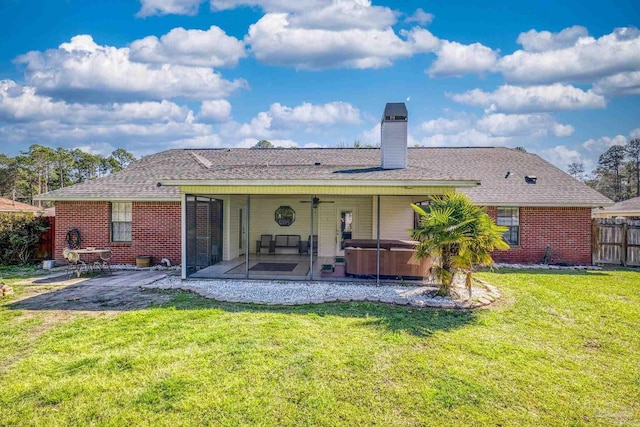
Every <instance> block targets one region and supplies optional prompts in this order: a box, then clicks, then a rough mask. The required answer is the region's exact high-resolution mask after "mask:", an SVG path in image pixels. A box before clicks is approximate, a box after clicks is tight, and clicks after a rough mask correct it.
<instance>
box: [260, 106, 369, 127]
mask: <svg viewBox="0 0 640 427" xmlns="http://www.w3.org/2000/svg"><path fill="white" fill-rule="evenodd" d="M269 114H270V115H271V117H273V118H274V119H275V120H277V121H279V122H280V123H281V124H283V125H285V126H287V125H296V124H305V125H333V124H358V123H360V111H359V110H358V109H357V108H355V107H354V106H353V105H351V104H349V103H346V102H329V103H326V104H320V105H314V104H310V103H308V102H304V103H302V104H301V105H299V106H297V107H294V108H291V107H287V106H284V105H281V104H280V103H275V104H272V105H271V107H270V108H269Z"/></svg>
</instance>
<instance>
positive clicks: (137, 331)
mask: <svg viewBox="0 0 640 427" xmlns="http://www.w3.org/2000/svg"><path fill="white" fill-rule="evenodd" d="M478 276H479V277H481V278H482V279H484V280H487V281H489V282H490V283H493V284H495V285H497V286H499V287H500V288H501V290H502V291H503V293H504V298H503V299H502V301H501V302H500V303H498V304H497V305H496V306H494V307H492V308H490V309H482V310H476V311H474V312H469V311H452V310H415V309H409V308H406V307H393V306H384V305H376V304H364V303H362V304H325V305H317V306H301V307H262V306H252V305H239V304H221V303H215V302H212V301H209V300H205V299H203V298H200V297H197V296H194V295H192V294H187V293H176V294H175V297H174V298H173V300H172V301H171V303H169V304H167V305H165V306H159V307H153V308H149V309H146V310H138V311H130V312H109V313H81V312H79V313H58V312H37V311H31V312H21V311H18V310H14V309H11V308H10V307H9V306H7V302H4V303H2V305H1V306H0V339H1V341H0V425H87V424H91V425H114V426H115V425H118V426H119V425H126V424H129V425H154V426H155V425H171V426H179V425H194V424H215V425H256V424H257V425H327V426H335V425H385V426H386V425H394V426H396V425H493V426H495V425H505V426H507V425H603V426H604V425H640V333H639V331H640V327H639V325H640V273H638V272H633V271H623V270H616V271H596V272H582V271H561V272H558V271H553V272H548V271H503V272H500V273H481V274H478ZM14 288H16V289H17V291H18V292H17V293H18V295H23V296H24V295H25V292H28V289H27V288H25V289H20V288H21V286H19V285H14Z"/></svg>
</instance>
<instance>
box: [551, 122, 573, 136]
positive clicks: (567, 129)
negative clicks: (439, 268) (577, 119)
mask: <svg viewBox="0 0 640 427" xmlns="http://www.w3.org/2000/svg"><path fill="white" fill-rule="evenodd" d="M574 131H575V128H574V127H573V126H571V125H563V124H562V123H556V124H555V125H553V130H552V133H553V134H554V135H555V136H557V137H558V138H564V137H567V136H571V135H573V132H574Z"/></svg>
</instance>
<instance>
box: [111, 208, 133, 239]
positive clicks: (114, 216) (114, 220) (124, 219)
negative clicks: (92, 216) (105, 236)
mask: <svg viewBox="0 0 640 427" xmlns="http://www.w3.org/2000/svg"><path fill="white" fill-rule="evenodd" d="M109 207H110V209H109V212H110V218H109V225H110V232H109V237H110V238H111V242H113V243H131V242H132V241H133V232H132V229H133V226H132V224H133V202H111V203H110V206H109ZM116 224H118V226H116ZM126 224H128V225H129V226H128V230H126V228H127V227H125V230H124V231H123V230H122V228H121V225H126ZM116 230H118V231H117V232H118V234H119V235H118V236H117V237H118V238H117V239H116ZM123 235H124V237H123Z"/></svg>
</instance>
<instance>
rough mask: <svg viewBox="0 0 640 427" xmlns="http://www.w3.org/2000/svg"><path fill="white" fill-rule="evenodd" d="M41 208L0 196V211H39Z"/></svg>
mask: <svg viewBox="0 0 640 427" xmlns="http://www.w3.org/2000/svg"><path fill="white" fill-rule="evenodd" d="M40 211H42V208H39V207H37V206H32V205H28V204H26V203H21V202H16V201H15V200H10V199H5V198H4V197H0V212H40Z"/></svg>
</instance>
